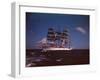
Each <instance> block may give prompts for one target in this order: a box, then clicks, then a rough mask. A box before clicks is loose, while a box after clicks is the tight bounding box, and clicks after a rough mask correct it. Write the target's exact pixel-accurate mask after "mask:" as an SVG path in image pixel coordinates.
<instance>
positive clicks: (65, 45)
mask: <svg viewBox="0 0 100 80" xmlns="http://www.w3.org/2000/svg"><path fill="white" fill-rule="evenodd" d="M70 44H71V41H70V36H69V32H68V30H67V29H64V30H63V31H62V32H60V31H55V30H54V29H53V28H49V29H48V33H47V42H46V43H45V44H43V45H42V48H43V51H56V50H60V51H61V50H63V51H66V50H72V48H71V45H70Z"/></svg>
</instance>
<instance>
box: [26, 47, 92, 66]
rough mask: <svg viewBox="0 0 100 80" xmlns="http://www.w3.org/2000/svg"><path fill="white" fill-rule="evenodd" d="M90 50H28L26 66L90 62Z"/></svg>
mask: <svg viewBox="0 0 100 80" xmlns="http://www.w3.org/2000/svg"><path fill="white" fill-rule="evenodd" d="M89 63H90V61H89V50H88V49H84V50H81V49H80V50H71V51H49V52H41V50H26V67H38V66H58V65H82V64H89Z"/></svg>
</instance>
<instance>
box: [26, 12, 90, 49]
mask: <svg viewBox="0 0 100 80" xmlns="http://www.w3.org/2000/svg"><path fill="white" fill-rule="evenodd" d="M48 28H54V29H55V30H57V31H62V30H63V29H65V28H67V29H68V31H69V34H70V37H71V47H72V48H74V49H89V15H79V14H78V15H75V14H53V13H30V12H27V13H26V48H27V49H33V48H35V47H36V45H37V43H38V42H40V41H43V40H44V39H45V38H46V36H47V32H48Z"/></svg>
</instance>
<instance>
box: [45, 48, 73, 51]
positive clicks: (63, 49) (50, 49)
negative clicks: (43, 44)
mask: <svg viewBox="0 0 100 80" xmlns="http://www.w3.org/2000/svg"><path fill="white" fill-rule="evenodd" d="M70 50H72V48H45V49H43V51H70Z"/></svg>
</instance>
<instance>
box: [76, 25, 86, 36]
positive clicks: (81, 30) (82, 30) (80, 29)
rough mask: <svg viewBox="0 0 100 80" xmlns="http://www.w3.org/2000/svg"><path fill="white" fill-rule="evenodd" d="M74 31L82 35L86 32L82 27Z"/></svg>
mask: <svg viewBox="0 0 100 80" xmlns="http://www.w3.org/2000/svg"><path fill="white" fill-rule="evenodd" d="M76 30H77V31H79V32H81V33H82V34H86V30H85V29H84V28H82V27H77V28H76Z"/></svg>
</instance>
